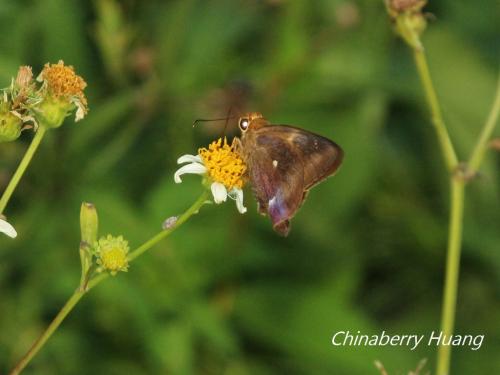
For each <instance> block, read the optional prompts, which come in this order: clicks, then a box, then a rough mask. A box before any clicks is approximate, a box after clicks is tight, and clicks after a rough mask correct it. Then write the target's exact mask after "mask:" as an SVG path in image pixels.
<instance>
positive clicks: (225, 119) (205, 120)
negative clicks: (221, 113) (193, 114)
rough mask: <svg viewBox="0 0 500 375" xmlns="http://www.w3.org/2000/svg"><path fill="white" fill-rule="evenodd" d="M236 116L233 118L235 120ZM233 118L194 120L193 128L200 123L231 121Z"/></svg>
mask: <svg viewBox="0 0 500 375" xmlns="http://www.w3.org/2000/svg"><path fill="white" fill-rule="evenodd" d="M234 117H235V116H233V117H232V118H234ZM230 118H231V117H221V118H199V119H197V120H194V121H193V128H194V127H195V125H196V124H197V123H199V122H208V121H227V120H229V119H230Z"/></svg>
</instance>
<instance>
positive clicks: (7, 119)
mask: <svg viewBox="0 0 500 375" xmlns="http://www.w3.org/2000/svg"><path fill="white" fill-rule="evenodd" d="M22 126H23V121H22V120H21V119H20V118H19V117H17V116H16V115H14V114H13V113H11V112H10V111H0V143H2V142H11V141H15V140H16V139H17V138H19V136H20V135H21V129H22Z"/></svg>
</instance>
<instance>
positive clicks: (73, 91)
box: [41, 60, 87, 106]
mask: <svg viewBox="0 0 500 375" xmlns="http://www.w3.org/2000/svg"><path fill="white" fill-rule="evenodd" d="M41 77H42V78H43V79H44V80H45V81H47V85H48V87H49V90H50V92H51V93H52V94H53V95H54V96H56V97H65V98H68V97H72V96H76V97H78V98H79V99H80V101H81V102H82V104H83V105H84V106H85V105H86V104H87V99H86V98H85V95H84V94H83V89H84V88H85V87H86V86H87V83H86V82H85V81H84V79H83V78H82V77H80V76H79V75H77V74H76V73H75V70H74V69H73V67H72V66H71V65H70V66H65V65H64V62H63V61H62V60H59V62H58V63H57V64H45V66H44V68H43V70H42V73H41Z"/></svg>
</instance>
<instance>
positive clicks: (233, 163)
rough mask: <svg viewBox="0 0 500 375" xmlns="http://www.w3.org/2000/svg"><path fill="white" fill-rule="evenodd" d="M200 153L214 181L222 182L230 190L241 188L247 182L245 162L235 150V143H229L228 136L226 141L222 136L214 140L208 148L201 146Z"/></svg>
mask: <svg viewBox="0 0 500 375" xmlns="http://www.w3.org/2000/svg"><path fill="white" fill-rule="evenodd" d="M198 155H200V156H201V158H202V159H203V164H204V165H205V166H206V168H207V174H208V176H209V177H210V178H211V179H212V180H213V181H216V182H220V183H221V184H223V185H224V186H225V187H226V188H227V189H228V190H231V189H232V188H238V189H241V188H242V187H243V185H244V184H245V181H244V179H243V176H244V174H245V172H246V169H247V167H246V165H245V162H244V161H243V159H242V158H241V157H240V155H239V154H238V153H237V152H236V151H235V150H234V147H233V145H229V144H228V143H227V139H226V138H224V142H222V138H219V139H218V140H217V141H214V142H212V143H211V144H210V145H209V146H208V149H207V148H200V149H199V150H198Z"/></svg>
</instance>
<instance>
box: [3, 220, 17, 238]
mask: <svg viewBox="0 0 500 375" xmlns="http://www.w3.org/2000/svg"><path fill="white" fill-rule="evenodd" d="M0 216H1V215H0ZM0 232H2V233H5V234H6V235H7V236H9V237H11V238H16V237H17V232H16V230H15V229H14V227H13V226H12V225H11V224H9V222H7V221H5V220H3V219H0Z"/></svg>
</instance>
